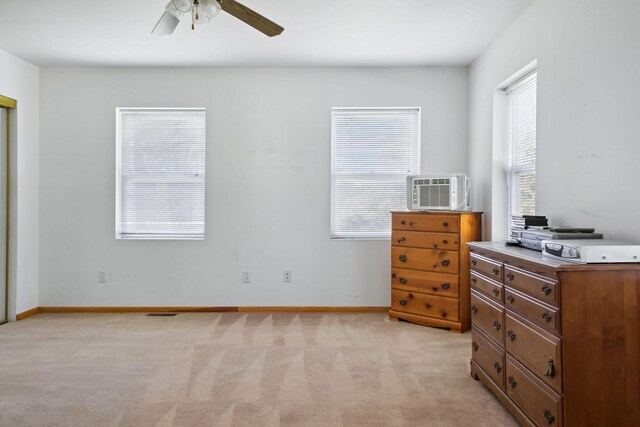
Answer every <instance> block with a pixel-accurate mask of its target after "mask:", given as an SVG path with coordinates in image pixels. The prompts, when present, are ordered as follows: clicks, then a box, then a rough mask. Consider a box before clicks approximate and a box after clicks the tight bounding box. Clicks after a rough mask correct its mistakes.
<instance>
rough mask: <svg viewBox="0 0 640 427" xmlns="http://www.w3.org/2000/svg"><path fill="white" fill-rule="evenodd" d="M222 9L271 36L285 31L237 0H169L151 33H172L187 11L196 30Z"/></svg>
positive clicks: (192, 27)
mask: <svg viewBox="0 0 640 427" xmlns="http://www.w3.org/2000/svg"><path fill="white" fill-rule="evenodd" d="M220 10H224V11H225V12H227V13H228V14H230V15H233V16H235V17H236V18H238V19H239V20H241V21H242V22H244V23H245V24H248V25H251V26H252V27H253V28H255V29H256V30H258V31H260V32H262V33H264V34H266V35H268V36H269V37H273V36H277V35H279V34H280V33H282V31H284V28H282V27H281V26H280V25H278V24H276V23H275V22H273V21H270V20H268V19H267V18H265V17H264V16H262V15H260V14H259V13H257V12H254V11H253V10H251V9H249V8H248V7H247V6H244V5H242V4H240V3H238V2H237V1H235V0H169V3H168V4H167V7H166V8H165V12H164V13H163V14H162V16H161V17H160V20H159V21H158V23H157V24H156V26H155V27H154V28H153V31H151V34H156V35H159V36H164V35H168V34H172V33H173V31H174V30H175V29H176V27H177V26H178V23H179V22H180V20H181V19H182V18H183V17H184V15H186V14H187V13H191V29H192V30H194V29H195V27H196V24H206V23H207V22H209V21H210V20H211V19H212V18H213V17H214V16H216V15H217V14H218V13H220Z"/></svg>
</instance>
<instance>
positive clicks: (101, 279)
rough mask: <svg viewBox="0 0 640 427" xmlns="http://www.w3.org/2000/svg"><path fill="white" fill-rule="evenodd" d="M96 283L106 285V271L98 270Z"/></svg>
mask: <svg viewBox="0 0 640 427" xmlns="http://www.w3.org/2000/svg"><path fill="white" fill-rule="evenodd" d="M98 282H100V283H107V270H98Z"/></svg>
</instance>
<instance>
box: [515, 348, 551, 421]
mask: <svg viewBox="0 0 640 427" xmlns="http://www.w3.org/2000/svg"><path fill="white" fill-rule="evenodd" d="M506 379H507V383H506V388H507V395H508V396H509V397H510V398H511V399H512V400H513V401H514V402H515V403H516V405H518V406H519V407H520V409H522V411H523V412H524V413H525V414H527V415H528V416H529V418H531V420H532V421H533V422H534V423H535V424H536V425H538V426H557V427H560V426H562V424H563V419H562V397H561V396H559V395H558V394H557V393H555V392H554V391H553V390H551V389H550V388H549V387H547V386H546V385H545V384H544V383H542V382H541V381H540V380H539V379H537V378H536V377H535V376H533V375H531V373H530V372H529V371H527V369H526V368H525V367H523V366H522V365H521V364H519V363H518V362H517V361H516V360H515V359H514V358H513V357H511V356H510V355H508V354H507V366H506Z"/></svg>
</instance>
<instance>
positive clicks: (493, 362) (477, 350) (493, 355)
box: [471, 328, 505, 390]
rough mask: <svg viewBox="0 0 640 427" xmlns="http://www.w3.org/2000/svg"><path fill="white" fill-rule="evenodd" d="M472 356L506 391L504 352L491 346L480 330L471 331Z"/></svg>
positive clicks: (473, 329)
mask: <svg viewBox="0 0 640 427" xmlns="http://www.w3.org/2000/svg"><path fill="white" fill-rule="evenodd" d="M471 356H472V357H473V360H474V361H475V362H476V363H477V364H478V366H480V367H481V368H482V370H484V372H485V373H486V374H487V375H488V376H489V377H490V378H491V379H492V380H493V382H494V383H496V384H497V385H498V386H499V387H500V388H501V389H502V390H504V371H505V367H504V350H503V349H501V348H499V347H497V346H496V345H495V344H491V340H490V339H488V338H486V337H485V335H484V334H483V333H482V332H480V330H479V329H476V328H472V330H471Z"/></svg>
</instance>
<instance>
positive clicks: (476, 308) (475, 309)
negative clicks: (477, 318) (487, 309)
mask: <svg viewBox="0 0 640 427" xmlns="http://www.w3.org/2000/svg"><path fill="white" fill-rule="evenodd" d="M471 311H473V314H476V313H477V312H478V307H476V306H475V305H473V306H471Z"/></svg>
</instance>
